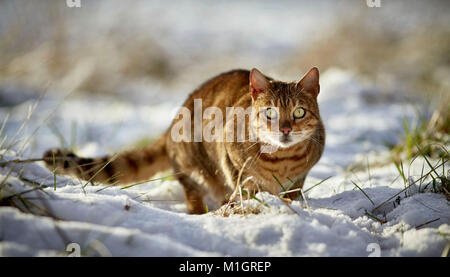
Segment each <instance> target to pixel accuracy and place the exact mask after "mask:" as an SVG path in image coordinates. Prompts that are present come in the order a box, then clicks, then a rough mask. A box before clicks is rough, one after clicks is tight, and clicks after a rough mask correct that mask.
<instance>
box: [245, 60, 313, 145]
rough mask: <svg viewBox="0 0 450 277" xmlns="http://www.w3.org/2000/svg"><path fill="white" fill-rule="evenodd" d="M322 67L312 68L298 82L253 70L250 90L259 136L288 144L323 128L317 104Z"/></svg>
mask: <svg viewBox="0 0 450 277" xmlns="http://www.w3.org/2000/svg"><path fill="white" fill-rule="evenodd" d="M319 91H320V86H319V71H318V69H317V68H315V67H314V68H312V69H311V70H310V71H309V72H308V73H307V74H306V75H305V76H304V77H303V78H302V79H301V80H300V81H299V82H297V83H295V82H293V83H285V82H281V81H275V80H270V79H268V78H267V77H265V76H264V75H263V74H262V73H261V72H260V71H258V70H257V69H255V68H254V69H252V71H251V72H250V93H251V96H252V105H253V111H255V113H256V114H254V115H256V117H254V119H253V120H252V123H251V124H252V128H253V130H256V135H257V137H258V139H259V140H260V141H261V142H263V143H267V144H270V145H273V146H276V147H281V148H288V147H291V146H293V145H295V144H298V143H301V142H303V141H307V140H308V139H314V138H311V136H312V135H313V134H314V133H315V131H316V130H317V128H322V125H321V122H320V115H319V107H318V104H317V95H318V94H319Z"/></svg>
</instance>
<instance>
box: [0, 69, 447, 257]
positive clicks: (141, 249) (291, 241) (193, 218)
mask: <svg viewBox="0 0 450 277" xmlns="http://www.w3.org/2000/svg"><path fill="white" fill-rule="evenodd" d="M321 86H322V90H321V94H320V96H319V105H320V108H321V112H322V117H323V118H324V122H325V126H326V130H327V142H326V148H325V152H324V155H323V157H322V159H321V160H320V162H319V163H318V164H317V165H316V166H315V167H314V168H313V170H312V171H311V173H310V175H309V177H308V178H307V180H306V185H305V190H307V189H308V188H311V187H312V186H313V185H314V184H316V183H318V182H320V181H321V180H322V179H324V178H327V177H329V176H331V178H329V179H328V180H326V181H324V182H323V183H322V184H321V185H319V186H317V187H314V188H313V189H311V190H310V191H308V193H307V203H306V202H303V201H301V200H296V201H293V202H292V203H291V204H289V206H290V207H288V206H287V205H286V204H285V203H283V202H282V201H281V200H279V198H277V197H275V196H273V195H270V194H268V193H259V194H257V195H256V197H257V198H258V199H260V200H261V201H263V202H264V203H265V204H266V205H262V204H261V203H260V202H258V201H257V200H254V199H252V200H246V201H244V203H243V205H244V208H246V209H250V208H251V210H257V211H258V213H257V214H252V213H250V214H246V215H242V214H231V215H229V216H227V217H226V216H222V215H221V211H222V210H220V209H219V210H216V211H214V209H215V208H216V207H214V205H213V204H210V206H209V208H210V210H211V211H210V212H209V213H207V214H204V215H189V214H187V213H186V206H185V204H184V195H183V191H182V188H181V185H180V184H179V183H178V182H177V181H174V180H171V179H164V180H156V181H152V182H149V183H145V184H141V185H138V186H134V187H131V188H128V189H121V188H120V187H106V186H104V185H100V184H97V185H95V186H93V185H91V184H88V185H86V186H85V184H86V183H85V182H83V181H80V180H77V179H76V178H71V177H68V176H56V179H54V176H53V174H52V172H50V171H48V170H47V169H45V168H44V167H43V166H42V164H40V163H39V162H38V163H28V164H14V163H10V164H8V165H6V166H3V167H0V179H1V180H3V179H4V178H5V177H7V176H8V180H7V182H6V183H7V185H6V186H5V187H4V188H3V189H2V191H1V193H2V197H6V196H8V195H13V194H16V193H19V192H23V191H27V190H30V189H31V188H33V186H32V185H30V183H27V182H26V181H23V177H24V178H26V179H28V180H34V181H36V182H37V183H40V184H44V185H46V186H47V187H46V188H44V189H42V190H33V191H31V192H27V193H25V194H23V196H24V197H25V198H26V199H29V200H30V201H32V202H33V203H35V204H36V206H39V207H43V208H44V209H45V210H46V212H43V211H41V210H36V209H34V212H35V213H36V215H33V214H30V213H22V212H20V211H19V210H18V209H16V208H12V207H1V208H0V238H1V240H0V254H1V255H3V256H29V255H33V256H49V255H50V256H53V255H67V254H68V252H67V251H65V250H66V247H67V245H69V244H70V243H77V244H79V245H80V248H81V255H94V256H96V255H103V256H109V255H112V256H368V255H369V254H371V253H372V252H373V251H372V248H371V246H370V245H371V244H372V243H376V244H377V245H379V247H380V251H381V252H380V254H381V256H439V255H441V253H442V251H443V249H444V247H445V245H446V244H447V243H448V235H449V233H450V210H449V204H448V201H447V200H446V198H445V197H444V195H442V194H438V193H433V192H432V191H431V190H430V189H428V190H427V191H426V192H424V193H423V192H419V185H421V186H422V187H423V186H424V185H425V184H426V183H427V182H429V180H424V181H423V184H420V183H419V182H416V184H414V185H412V186H411V187H410V188H409V189H408V190H407V191H406V193H405V192H402V193H400V194H399V197H400V198H399V204H398V202H397V203H396V204H395V205H394V204H393V202H394V200H391V201H388V202H387V203H386V204H384V205H382V206H381V207H380V208H379V209H377V210H375V211H373V209H374V208H375V207H376V206H378V205H379V204H381V203H383V202H384V201H385V200H387V199H389V198H390V197H392V196H393V195H395V194H396V193H398V192H400V191H401V190H402V189H404V188H405V184H404V182H403V179H402V178H401V177H400V178H399V177H398V172H397V169H396V168H395V166H394V165H393V164H389V163H388V164H387V165H384V166H381V167H380V166H378V167H375V166H372V164H373V163H375V162H377V161H379V160H383V157H385V156H386V153H387V152H386V151H387V149H386V148H385V146H384V142H385V141H386V140H390V141H391V142H395V140H396V139H397V137H398V133H399V132H400V130H401V124H402V120H403V119H404V117H407V118H408V119H410V120H414V109H413V107H412V106H411V105H410V104H408V103H406V102H402V101H401V100H399V101H387V102H383V101H380V102H375V103H373V102H370V101H367V97H366V96H367V91H373V90H374V88H372V90H368V85H365V84H362V83H361V82H360V81H358V79H357V78H356V77H355V76H354V75H353V74H352V73H351V72H346V71H342V70H339V69H331V70H329V71H327V72H325V73H323V74H322V79H321ZM54 97H55V96H52V95H50V96H49V97H48V98H44V99H43V100H42V101H41V102H40V104H39V106H38V108H37V109H36V113H37V114H36V116H32V117H31V118H32V119H31V120H30V121H29V122H28V123H27V124H29V125H27V127H26V128H25V129H24V134H23V136H24V137H27V136H28V135H30V134H31V133H32V130H33V129H32V127H34V128H36V127H37V126H40V124H42V122H43V121H45V118H46V117H47V114H48V113H49V112H51V111H53V110H54V111H53V113H52V115H53V118H56V119H57V120H56V121H55V122H57V123H55V124H58V128H59V129H60V132H62V134H64V137H65V138H68V137H70V134H71V132H72V131H71V130H72V128H71V125H72V123H71V122H73V121H76V122H77V123H78V124H77V127H78V129H77V141H76V142H77V144H78V145H82V146H83V147H82V148H81V149H80V150H79V151H78V152H79V153H82V154H84V155H99V154H103V153H111V152H112V151H114V150H117V149H119V148H120V147H123V146H124V145H126V144H127V143H128V144H129V143H131V142H133V141H135V140H136V138H139V137H140V136H144V135H149V134H150V135H153V136H156V135H157V134H159V133H161V132H162V131H163V130H164V129H165V128H166V127H167V126H168V124H169V123H170V118H169V117H168V116H167V115H168V114H169V112H168V110H171V109H173V108H175V107H176V104H177V103H176V101H173V102H170V101H167V102H163V103H160V104H149V105H145V104H142V105H135V104H132V103H129V102H124V101H121V102H118V100H117V99H114V98H111V99H107V98H102V99H91V100H89V101H86V99H82V98H81V99H80V98H70V97H68V98H66V99H65V100H64V102H62V104H58V103H60V102H59V100H57V99H54ZM27 104H29V103H27ZM25 107H26V104H22V105H18V106H15V107H14V108H12V109H11V108H9V109H8V111H9V112H10V113H11V117H10V119H11V120H12V121H13V122H14V121H16V122H17V123H16V125H13V127H9V128H10V129H8V128H7V130H9V131H8V132H12V130H14V126H15V127H16V128H17V126H18V125H19V123H18V122H19V118H20V115H21V114H22V115H23V112H24V111H26V108H25ZM55 107H57V108H56V110H55ZM0 113H2V114H4V113H6V110H0ZM349 122H351V124H349ZM30 126H31V127H30ZM111 126H116V128H117V130H114V132H113V131H111V129H114V127H111ZM89 133H91V137H89V136H88V134H89ZM113 134H114V135H113ZM24 141H25V140H24ZM31 141H32V143H31V144H32V146H31V147H26V148H25V149H27V150H26V151H22V153H20V149H21V147H19V146H17V147H15V150H9V151H4V152H2V154H3V159H2V161H8V160H13V159H16V158H21V159H24V158H30V157H36V155H40V154H41V153H42V152H43V151H45V150H46V149H47V148H50V147H54V146H57V145H58V139H57V138H55V135H54V134H52V133H51V132H50V131H49V128H48V127H46V125H45V126H43V127H41V128H40V129H39V131H38V132H37V133H36V135H35V136H33V140H31ZM27 151H28V152H27ZM24 155H25V156H24ZM358 161H359V162H361V161H362V163H363V164H364V165H366V166H367V169H366V170H362V171H358V172H349V171H346V168H347V167H348V165H350V164H351V163H353V162H358ZM434 162H438V161H434ZM422 165H424V168H425V172H427V171H428V170H429V167H428V165H427V164H426V163H425V161H423V160H420V159H416V160H415V161H414V162H413V163H412V164H411V165H408V164H406V165H405V167H406V172H408V176H409V177H410V178H411V182H414V181H415V180H417V179H418V178H419V177H420V176H421V170H422ZM437 170H438V171H439V170H441V171H442V168H438V169H437ZM168 174H169V175H170V172H166V173H161V175H160V177H161V176H166V175H168ZM20 176H22V177H20ZM352 181H353V182H355V183H357V184H358V186H360V187H361V188H362V189H363V190H364V192H365V193H367V195H368V196H369V197H370V199H371V200H372V201H373V202H374V203H373V204H372V202H371V201H370V200H369V199H368V198H367V197H366V196H365V195H364V194H363V193H362V192H361V191H360V190H359V189H356V188H355V186H354V185H353V183H352ZM84 186H85V187H84ZM396 199H397V198H396ZM396 199H395V200H396ZM397 201H398V200H397ZM222 209H223V208H222ZM366 212H368V213H369V214H371V215H374V216H376V217H378V218H379V219H381V220H383V221H386V222H385V223H383V224H381V223H380V222H379V221H377V220H375V219H373V218H371V217H370V216H369V215H368V214H367V213H366ZM43 213H44V214H45V213H48V214H50V215H51V216H50V217H49V216H41V215H42V214H43ZM37 214H41V215H37ZM57 219H58V220H57ZM430 221H432V222H430ZM426 222H430V223H429V224H427V225H425V226H421V225H423V223H426Z"/></svg>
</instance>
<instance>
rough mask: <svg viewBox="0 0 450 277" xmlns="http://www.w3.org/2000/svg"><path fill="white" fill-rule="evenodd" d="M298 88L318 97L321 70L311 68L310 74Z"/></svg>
mask: <svg viewBox="0 0 450 277" xmlns="http://www.w3.org/2000/svg"><path fill="white" fill-rule="evenodd" d="M297 88H298V89H302V90H304V91H306V92H309V93H311V94H312V95H313V96H315V97H317V95H318V94H319V92H320V85H319V70H318V69H317V67H313V68H311V69H310V70H309V71H308V73H306V74H305V76H303V78H302V79H301V80H300V81H299V82H298V83H297Z"/></svg>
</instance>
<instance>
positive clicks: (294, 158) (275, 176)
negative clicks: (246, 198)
mask: <svg viewBox="0 0 450 277" xmlns="http://www.w3.org/2000/svg"><path fill="white" fill-rule="evenodd" d="M308 150H309V149H307V147H303V146H298V147H296V148H294V149H289V150H285V151H278V152H275V153H271V154H268V153H261V154H260V155H259V157H258V159H257V160H256V161H255V167H254V169H253V170H254V171H255V172H254V174H255V175H257V176H258V177H259V179H260V181H261V182H262V183H275V184H277V185H279V184H278V181H280V182H281V183H283V184H287V183H290V180H295V179H296V178H297V177H299V176H303V175H304V174H305V173H306V172H307V171H308V170H309V169H310V168H309V161H310V159H311V157H310V153H309V152H308ZM277 180H278V181H277Z"/></svg>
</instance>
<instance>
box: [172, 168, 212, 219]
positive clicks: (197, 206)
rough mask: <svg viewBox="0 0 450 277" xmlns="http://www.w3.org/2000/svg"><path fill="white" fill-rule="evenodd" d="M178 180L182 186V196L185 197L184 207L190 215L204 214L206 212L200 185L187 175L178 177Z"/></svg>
mask: <svg viewBox="0 0 450 277" xmlns="http://www.w3.org/2000/svg"><path fill="white" fill-rule="evenodd" d="M178 180H179V181H180V183H181V184H182V185H183V188H184V195H185V197H186V206H187V209H188V212H189V213H190V214H204V213H205V212H206V208H205V204H204V202H203V198H204V195H205V193H204V192H202V190H201V188H200V185H199V184H197V183H196V182H195V181H194V180H193V179H192V178H190V177H189V176H187V175H184V174H183V175H180V176H178Z"/></svg>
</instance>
